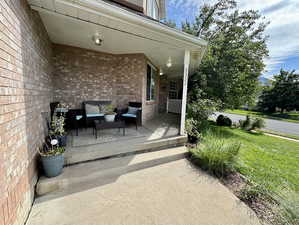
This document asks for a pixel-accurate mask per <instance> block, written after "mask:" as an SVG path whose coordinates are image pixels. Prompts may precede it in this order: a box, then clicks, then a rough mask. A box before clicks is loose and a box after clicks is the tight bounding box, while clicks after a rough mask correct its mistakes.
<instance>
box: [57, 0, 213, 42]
mask: <svg viewBox="0 0 299 225" xmlns="http://www.w3.org/2000/svg"><path fill="white" fill-rule="evenodd" d="M57 2H62V3H64V4H66V5H72V6H74V7H76V8H87V9H91V10H93V11H96V12H99V13H101V11H104V12H105V13H106V14H108V15H111V16H114V17H117V18H118V19H120V20H122V21H130V22H131V23H134V24H137V25H139V26H142V27H146V28H149V29H150V30H152V31H156V32H158V33H160V34H161V33H162V34H165V35H167V36H171V37H173V38H175V39H178V40H181V41H184V42H187V43H189V44H190V43H192V44H195V45H199V46H201V47H206V46H207V45H208V42H207V41H205V40H203V39H200V38H197V37H194V36H192V35H190V34H187V33H184V32H182V31H179V30H176V29H174V28H171V27H168V26H166V25H164V24H162V23H160V22H158V21H154V20H150V19H147V18H146V17H142V16H139V15H136V14H134V13H132V12H129V11H127V10H125V9H122V8H120V7H117V6H113V5H111V4H109V3H106V2H104V1H101V0H57Z"/></svg>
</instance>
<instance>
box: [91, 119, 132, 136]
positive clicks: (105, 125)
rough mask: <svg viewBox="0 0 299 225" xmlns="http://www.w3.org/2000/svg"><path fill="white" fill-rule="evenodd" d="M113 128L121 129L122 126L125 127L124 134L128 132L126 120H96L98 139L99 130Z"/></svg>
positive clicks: (95, 130)
mask: <svg viewBox="0 0 299 225" xmlns="http://www.w3.org/2000/svg"><path fill="white" fill-rule="evenodd" d="M112 128H118V130H119V131H120V128H122V129H123V136H125V133H126V123H125V121H122V120H118V121H114V122H106V121H104V120H101V121H100V120H95V121H94V133H95V135H96V139H97V138H98V131H99V132H100V130H104V129H112Z"/></svg>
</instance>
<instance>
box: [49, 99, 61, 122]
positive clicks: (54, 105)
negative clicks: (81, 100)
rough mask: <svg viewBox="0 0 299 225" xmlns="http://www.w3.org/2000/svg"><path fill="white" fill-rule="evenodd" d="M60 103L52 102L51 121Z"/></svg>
mask: <svg viewBox="0 0 299 225" xmlns="http://www.w3.org/2000/svg"><path fill="white" fill-rule="evenodd" d="M59 103H60V102H51V103H50V109H51V119H52V117H53V114H54V111H55V109H56V107H57V106H58V105H59Z"/></svg>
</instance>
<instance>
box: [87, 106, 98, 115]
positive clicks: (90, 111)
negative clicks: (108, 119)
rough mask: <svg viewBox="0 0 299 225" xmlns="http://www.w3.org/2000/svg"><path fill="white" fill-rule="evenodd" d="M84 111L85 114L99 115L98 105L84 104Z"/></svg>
mask: <svg viewBox="0 0 299 225" xmlns="http://www.w3.org/2000/svg"><path fill="white" fill-rule="evenodd" d="M85 111H86V114H99V113H100V108H99V106H98V105H90V104H86V105H85Z"/></svg>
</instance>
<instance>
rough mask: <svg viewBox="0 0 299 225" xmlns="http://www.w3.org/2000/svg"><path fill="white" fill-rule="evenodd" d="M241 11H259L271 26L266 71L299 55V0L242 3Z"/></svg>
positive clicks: (269, 28)
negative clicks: (290, 57)
mask: <svg viewBox="0 0 299 225" xmlns="http://www.w3.org/2000/svg"><path fill="white" fill-rule="evenodd" d="M240 8H241V9H255V10H259V11H260V12H261V13H262V14H263V15H264V16H265V17H266V19H267V20H268V21H270V25H269V26H268V27H267V29H266V34H267V35H269V40H268V42H267V44H268V47H269V56H270V57H269V58H268V59H266V60H265V63H266V64H267V68H266V70H268V71H271V70H273V69H275V68H276V67H277V66H278V64H280V63H281V62H284V61H285V60H286V59H287V58H288V57H289V56H297V55H299V41H298V40H299V4H298V1H297V0H267V1H261V0H251V1H244V0H243V1H242V2H240Z"/></svg>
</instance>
